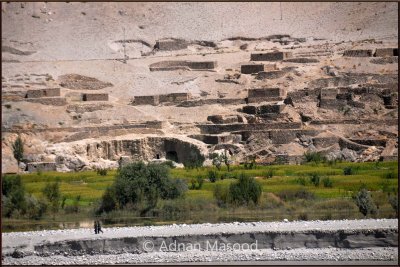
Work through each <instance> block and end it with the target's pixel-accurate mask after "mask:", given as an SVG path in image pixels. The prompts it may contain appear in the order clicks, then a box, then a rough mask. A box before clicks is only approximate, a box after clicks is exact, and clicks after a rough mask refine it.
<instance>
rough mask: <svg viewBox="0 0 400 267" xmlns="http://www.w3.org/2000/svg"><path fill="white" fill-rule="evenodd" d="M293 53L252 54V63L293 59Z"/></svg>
mask: <svg viewBox="0 0 400 267" xmlns="http://www.w3.org/2000/svg"><path fill="white" fill-rule="evenodd" d="M292 57H293V53H292V52H271V53H252V54H251V55H250V60H251V61H280V60H284V59H288V58H292Z"/></svg>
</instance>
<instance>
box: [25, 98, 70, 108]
mask: <svg viewBox="0 0 400 267" xmlns="http://www.w3.org/2000/svg"><path fill="white" fill-rule="evenodd" d="M24 100H25V101H26V102H31V103H39V104H42V105H49V106H65V105H67V99H66V98H65V97H41V98H26V99H24Z"/></svg>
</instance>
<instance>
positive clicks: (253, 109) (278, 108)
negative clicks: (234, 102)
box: [243, 104, 285, 115]
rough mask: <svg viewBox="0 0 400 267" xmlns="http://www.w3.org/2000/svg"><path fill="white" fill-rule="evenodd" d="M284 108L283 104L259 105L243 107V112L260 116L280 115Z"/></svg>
mask: <svg viewBox="0 0 400 267" xmlns="http://www.w3.org/2000/svg"><path fill="white" fill-rule="evenodd" d="M284 108H285V105H283V104H273V105H260V106H252V105H249V106H244V107H243V112H244V113H246V114H253V115H261V114H267V113H275V114H279V113H281V112H282V111H283V110H284Z"/></svg>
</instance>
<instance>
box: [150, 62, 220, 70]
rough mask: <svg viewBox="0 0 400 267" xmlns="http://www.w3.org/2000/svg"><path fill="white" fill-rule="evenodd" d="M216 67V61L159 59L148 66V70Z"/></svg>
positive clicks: (211, 68) (207, 68)
mask: <svg viewBox="0 0 400 267" xmlns="http://www.w3.org/2000/svg"><path fill="white" fill-rule="evenodd" d="M216 67H217V62H216V61H186V60H185V61H179V60H171V61H161V62H157V63H153V64H151V65H150V66H149V68H150V71H173V70H181V69H183V70H213V69H215V68H216Z"/></svg>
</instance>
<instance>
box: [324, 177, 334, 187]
mask: <svg viewBox="0 0 400 267" xmlns="http://www.w3.org/2000/svg"><path fill="white" fill-rule="evenodd" d="M322 183H323V184H324V187H332V186H333V182H332V180H331V178H329V177H325V178H323V179H322Z"/></svg>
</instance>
